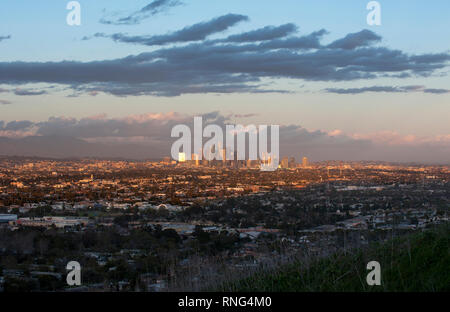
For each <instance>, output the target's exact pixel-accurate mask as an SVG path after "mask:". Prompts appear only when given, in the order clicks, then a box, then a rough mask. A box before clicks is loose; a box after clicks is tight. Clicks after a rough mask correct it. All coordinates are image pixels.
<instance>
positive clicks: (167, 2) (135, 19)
mask: <svg viewBox="0 0 450 312" xmlns="http://www.w3.org/2000/svg"><path fill="white" fill-rule="evenodd" d="M182 4H183V3H182V2H181V1H178V0H155V1H153V2H151V3H149V4H147V5H146V6H145V7H143V8H142V9H140V10H138V11H136V12H133V13H131V14H130V15H127V16H125V17H120V18H117V19H108V18H106V17H103V18H102V19H100V23H102V24H107V25H136V24H139V23H141V22H142V21H143V20H145V19H147V18H149V17H151V16H154V15H157V14H159V13H162V12H165V11H167V10H169V9H170V8H172V7H176V6H179V5H182Z"/></svg>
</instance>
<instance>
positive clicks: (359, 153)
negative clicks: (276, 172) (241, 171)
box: [0, 112, 450, 163]
mask: <svg viewBox="0 0 450 312" xmlns="http://www.w3.org/2000/svg"><path fill="white" fill-rule="evenodd" d="M202 117H203V122H204V126H205V125H207V124H217V125H219V126H222V127H223V128H224V126H225V125H226V124H232V120H233V118H234V117H236V115H234V114H230V115H222V114H220V113H219V112H210V113H207V114H203V115H202ZM193 118H194V116H193V115H186V114H179V113H165V114H163V113H151V114H143V115H134V116H127V117H123V118H108V117H107V116H106V115H100V116H92V117H88V118H82V119H75V118H67V117H51V118H49V119H48V120H47V121H42V122H32V121H28V120H22V121H11V122H4V121H0V151H1V152H0V154H1V155H24V156H42V157H89V156H91V157H122V158H131V159H155V158H161V157H164V156H167V155H169V154H170V148H171V145H172V143H173V141H174V140H175V139H176V138H171V137H170V133H171V130H172V128H173V126H175V125H178V124H186V125H188V126H190V127H191V129H192V123H193ZM244 125H245V124H244ZM204 142H206V139H204ZM449 143H450V135H442V136H436V137H417V136H413V135H400V134H398V133H396V132H393V131H386V132H378V133H372V134H344V133H343V132H342V131H339V130H336V131H333V132H326V131H320V130H317V131H311V130H308V129H305V128H303V127H301V126H299V125H284V126H283V125H282V126H280V153H281V155H283V156H295V157H298V158H299V157H300V156H307V157H309V158H311V159H312V160H316V161H321V160H385V161H403V162H411V161H415V162H428V163H431V162H435V163H448V161H449V160H448V155H449V152H450V144H449Z"/></svg>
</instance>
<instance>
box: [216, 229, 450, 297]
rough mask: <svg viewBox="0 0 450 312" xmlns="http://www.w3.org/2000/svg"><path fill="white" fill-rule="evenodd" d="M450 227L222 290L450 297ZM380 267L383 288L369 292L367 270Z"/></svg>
mask: <svg viewBox="0 0 450 312" xmlns="http://www.w3.org/2000/svg"><path fill="white" fill-rule="evenodd" d="M449 243H450V224H448V223H447V224H444V225H441V226H439V227H437V228H434V229H427V230H425V231H423V232H420V233H414V234H410V235H408V236H404V237H401V238H397V239H394V240H391V241H388V242H385V243H381V244H376V245H372V246H370V247H369V248H366V249H364V250H354V251H352V252H347V253H346V254H344V253H338V254H334V255H332V256H330V257H327V258H323V259H317V260H315V261H312V262H311V264H310V265H309V266H308V267H306V266H305V265H302V264H301V263H294V264H290V265H285V266H282V267H280V268H278V269H276V270H273V271H272V272H270V273H262V274H261V273H259V274H255V275H253V276H252V277H250V278H246V279H243V280H240V281H238V282H234V283H230V284H227V285H224V286H222V287H221V289H220V290H221V291H269V292H270V291H274V292H298V291H307V292H309V291H331V292H341V291H344V292H346V291H355V292H361V291H449V290H450V273H449V271H448V268H449V267H450V250H449V245H450V244H449ZM373 260H374V261H378V262H379V263H380V264H381V286H368V285H367V283H366V276H367V274H368V273H369V271H368V270H366V265H367V263H368V262H370V261H373Z"/></svg>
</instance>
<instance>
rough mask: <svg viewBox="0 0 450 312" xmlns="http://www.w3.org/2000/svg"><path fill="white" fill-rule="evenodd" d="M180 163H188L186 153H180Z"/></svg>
mask: <svg viewBox="0 0 450 312" xmlns="http://www.w3.org/2000/svg"><path fill="white" fill-rule="evenodd" d="M178 161H179V162H185V161H186V153H178Z"/></svg>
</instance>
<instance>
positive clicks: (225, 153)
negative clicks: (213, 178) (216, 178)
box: [222, 148, 227, 167]
mask: <svg viewBox="0 0 450 312" xmlns="http://www.w3.org/2000/svg"><path fill="white" fill-rule="evenodd" d="M226 166H227V150H226V149H225V148H223V149H222V167H226Z"/></svg>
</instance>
